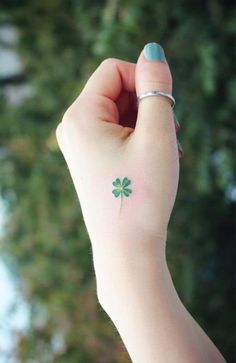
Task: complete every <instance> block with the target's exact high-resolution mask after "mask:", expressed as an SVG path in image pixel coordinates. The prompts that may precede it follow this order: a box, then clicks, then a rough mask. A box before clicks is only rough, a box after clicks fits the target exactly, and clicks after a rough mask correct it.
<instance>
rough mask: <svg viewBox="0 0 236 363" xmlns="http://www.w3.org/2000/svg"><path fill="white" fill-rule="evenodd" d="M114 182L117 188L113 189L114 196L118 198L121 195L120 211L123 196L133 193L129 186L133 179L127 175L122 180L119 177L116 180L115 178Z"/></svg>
mask: <svg viewBox="0 0 236 363" xmlns="http://www.w3.org/2000/svg"><path fill="white" fill-rule="evenodd" d="M112 184H113V185H114V187H115V189H113V191H112V193H113V195H114V197H116V198H118V197H119V196H120V197H121V201H120V211H121V207H122V202H123V196H125V197H129V196H130V194H131V193H132V190H131V189H129V188H127V187H128V186H129V185H130V184H131V180H129V179H128V178H126V177H125V178H124V179H123V180H122V181H121V180H120V179H119V178H116V180H114V181H113V183H112Z"/></svg>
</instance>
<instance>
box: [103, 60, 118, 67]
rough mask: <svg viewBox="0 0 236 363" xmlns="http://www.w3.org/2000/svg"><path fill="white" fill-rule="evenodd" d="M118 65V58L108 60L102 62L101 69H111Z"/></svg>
mask: <svg viewBox="0 0 236 363" xmlns="http://www.w3.org/2000/svg"><path fill="white" fill-rule="evenodd" d="M116 63H117V59H116V58H106V59H104V60H103V61H102V62H101V64H100V67H111V66H114V64H116Z"/></svg>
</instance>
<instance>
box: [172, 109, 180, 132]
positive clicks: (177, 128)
mask: <svg viewBox="0 0 236 363" xmlns="http://www.w3.org/2000/svg"><path fill="white" fill-rule="evenodd" d="M173 116H174V121H175V126H176V131H179V129H180V124H179V121H178V120H177V117H176V116H175V113H174V112H173Z"/></svg>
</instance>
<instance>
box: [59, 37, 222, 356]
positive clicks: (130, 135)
mask: <svg viewBox="0 0 236 363" xmlns="http://www.w3.org/2000/svg"><path fill="white" fill-rule="evenodd" d="M150 90H159V91H163V92H166V93H171V92H172V78H171V74H170V70H169V67H168V64H167V62H166V60H165V58H164V52H163V50H162V48H160V47H159V46H158V45H154V44H153V43H152V44H149V45H147V46H146V47H145V48H144V51H142V52H141V54H140V56H139V59H138V62H137V65H135V64H133V63H127V62H124V61H121V60H118V59H108V60H105V61H104V62H102V63H101V65H100V66H99V67H98V69H97V70H96V71H95V72H94V73H93V75H92V76H91V77H90V79H89V80H88V82H87V84H86V85H85V87H84V89H83V91H82V93H81V94H80V96H79V97H78V98H77V99H76V100H75V102H74V103H73V104H72V105H71V106H70V107H69V109H68V110H67V111H66V113H65V115H64V117H63V120H62V122H61V123H60V125H59V126H58V128H57V139H58V142H59V145H60V148H61V150H62V152H63V154H64V157H65V159H66V162H67V164H68V167H69V170H70V173H71V176H72V179H73V182H74V185H75V188H76V191H77V194H78V196H79V199H80V204H81V208H82V212H83V216H84V220H85V223H86V226H87V229H88V233H89V236H90V239H91V243H92V249H93V261H94V267H95V273H96V278H97V293H98V299H99V301H100V304H101V305H102V306H103V308H104V310H105V311H106V312H107V313H108V315H109V316H110V317H111V319H112V320H113V322H114V324H115V326H116V327H117V329H118V331H119V333H120V335H121V337H122V339H123V341H124V343H125V345H126V347H127V350H128V352H129V354H130V357H131V359H132V361H133V362H135V363H141V362H148V363H154V362H176V363H185V362H186V363H187V362H188V363H190V362H193V363H195V362H202V363H209V362H217V363H218V362H219V363H222V362H225V361H224V358H223V357H222V356H221V354H220V353H219V352H218V351H217V349H216V347H215V346H214V345H213V344H212V342H211V341H210V340H209V338H208V337H207V336H206V334H205V333H204V332H203V331H202V330H201V328H200V327H199V326H198V325H197V324H196V322H195V321H194V320H193V319H192V317H191V316H190V315H189V314H188V312H187V311H186V309H185V308H184V307H183V305H182V303H181V302H180V300H179V297H178V295H177V293H176V291H175V289H174V286H173V283H172V280H171V277H170V274H169V271H168V268H167V264H166V261H165V241H166V231H167V226H168V222H169V218H170V214H171V211H172V208H173V204H174V201H175V197H176V192H177V185H178V175H179V155H178V147H177V140H176V129H175V124H174V119H173V113H172V109H171V105H170V103H169V101H168V99H167V98H164V97H148V98H144V99H143V100H141V102H140V104H139V107H138V113H137V109H136V94H137V95H138V96H139V95H140V94H142V93H144V92H146V91H150ZM134 327H135V328H134Z"/></svg>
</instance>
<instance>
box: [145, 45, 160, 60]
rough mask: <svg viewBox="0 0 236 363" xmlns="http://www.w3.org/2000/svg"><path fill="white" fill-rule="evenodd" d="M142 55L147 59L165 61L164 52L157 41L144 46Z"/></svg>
mask: <svg viewBox="0 0 236 363" xmlns="http://www.w3.org/2000/svg"><path fill="white" fill-rule="evenodd" d="M144 55H145V57H146V58H147V60H149V61H158V62H164V61H165V53H164V50H163V48H162V47H161V46H160V45H159V44H157V43H148V44H146V45H145V47H144Z"/></svg>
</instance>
